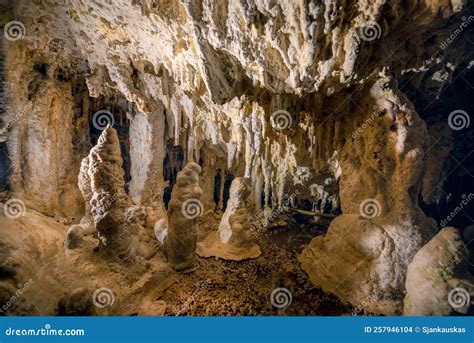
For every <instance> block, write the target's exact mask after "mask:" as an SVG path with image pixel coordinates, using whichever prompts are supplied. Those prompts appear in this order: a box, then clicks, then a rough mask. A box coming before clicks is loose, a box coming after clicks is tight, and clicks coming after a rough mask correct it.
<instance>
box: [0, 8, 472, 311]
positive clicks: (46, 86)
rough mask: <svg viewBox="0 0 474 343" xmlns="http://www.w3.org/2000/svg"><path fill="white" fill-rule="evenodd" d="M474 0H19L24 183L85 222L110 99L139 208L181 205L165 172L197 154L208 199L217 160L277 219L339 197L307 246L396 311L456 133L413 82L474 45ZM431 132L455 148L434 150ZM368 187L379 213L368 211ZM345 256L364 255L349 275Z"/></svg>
mask: <svg viewBox="0 0 474 343" xmlns="http://www.w3.org/2000/svg"><path fill="white" fill-rule="evenodd" d="M10 6H12V5H10ZM471 10H472V6H469V5H467V4H466V3H465V2H463V1H447V0H436V1H428V0H423V1H410V2H408V3H407V2H405V1H391V2H390V3H388V2H385V1H382V0H378V1H364V0H359V1H358V2H356V3H353V2H345V1H335V0H330V1H326V2H324V4H321V3H318V2H314V1H276V2H267V1H231V0H229V1H227V0H226V1H207V2H202V3H201V2H187V1H177V0H162V1H143V2H138V1H132V2H126V3H123V4H121V5H120V6H118V5H117V4H116V3H114V2H104V3H102V2H101V3H96V2H88V1H80V0H72V1H70V2H68V3H67V4H64V3H63V2H61V1H50V2H47V3H42V2H30V1H19V2H18V3H16V4H15V5H14V8H13V9H12V10H11V13H15V14H16V15H18V17H19V18H21V20H22V22H23V23H24V25H25V27H26V32H25V34H24V37H23V38H22V39H21V40H16V41H7V42H6V49H5V65H6V68H5V73H6V79H7V91H8V92H7V99H8V103H9V107H10V112H9V113H8V115H7V117H6V120H5V119H4V123H11V125H9V128H8V130H7V132H4V133H3V135H2V140H4V141H6V148H2V149H3V151H7V153H8V160H9V161H10V162H9V163H10V167H9V168H10V171H9V173H8V185H9V188H10V190H11V195H12V196H14V197H18V198H21V199H23V200H24V201H25V203H26V204H27V205H28V207H31V208H33V209H35V210H37V211H39V212H41V213H44V214H47V215H58V216H62V217H64V218H66V220H71V218H74V219H77V218H81V217H82V215H83V214H84V208H85V207H84V203H83V200H82V196H81V194H80V191H79V189H78V186H77V182H78V179H77V176H78V174H79V170H80V162H81V160H82V158H83V157H85V156H87V155H88V153H89V151H90V149H91V146H92V145H93V144H95V140H96V139H97V137H98V136H99V134H101V132H102V130H101V129H97V128H93V127H92V128H91V124H92V125H93V123H94V120H93V116H94V114H96V113H97V111H100V110H111V112H112V113H113V114H114V115H115V117H114V120H115V121H116V122H115V123H112V124H114V125H112V126H114V127H115V128H116V129H117V131H118V135H119V138H120V144H121V148H122V155H123V156H122V158H123V159H124V164H123V166H124V168H125V169H126V170H125V171H124V183H125V182H126V184H125V186H124V187H125V190H126V191H127V192H128V195H129V196H130V198H131V201H132V202H133V204H134V205H136V206H138V207H144V208H151V209H152V210H153V212H155V213H154V215H157V218H160V217H166V212H165V211H164V206H165V204H164V203H163V199H164V198H166V196H167V195H166V194H167V192H168V193H169V191H170V189H167V188H166V187H167V186H168V187H170V186H172V184H173V176H169V175H167V173H168V174H169V170H174V171H173V172H172V174H173V173H174V174H176V172H178V171H179V170H180V169H181V168H182V167H183V166H184V165H186V163H188V162H196V163H198V164H200V165H201V167H202V173H201V175H200V181H201V185H202V188H203V195H202V199H201V200H202V202H203V205H204V208H205V210H208V209H214V207H216V206H217V207H218V208H219V209H223V207H224V206H225V204H224V201H223V193H224V187H223V186H222V187H220V189H219V193H221V194H219V197H217V198H220V199H219V200H218V204H216V203H215V200H214V199H215V197H214V193H215V176H216V172H217V170H220V171H221V175H224V174H225V173H227V174H228V175H233V176H235V177H240V176H244V177H246V178H249V179H250V183H251V188H252V196H253V197H254V200H255V203H256V204H257V209H258V210H265V213H266V216H267V217H268V216H270V215H271V211H272V209H273V210H275V209H277V208H278V207H279V205H280V203H281V202H282V200H283V199H285V197H288V195H291V194H294V193H295V192H297V194H298V197H297V199H296V202H297V204H298V205H299V206H304V205H303V204H304V203H305V201H308V200H309V201H310V202H311V203H312V204H313V205H312V206H311V208H308V209H317V210H319V211H324V210H325V208H326V206H325V205H324V206H323V205H321V204H326V203H331V206H330V210H329V211H333V212H335V213H338V212H339V211H342V213H343V214H342V215H341V216H340V217H338V218H337V219H336V220H335V221H334V222H333V224H332V225H331V227H330V229H329V231H328V234H327V235H325V236H324V237H323V236H321V237H318V238H317V239H315V240H314V241H313V242H312V243H311V244H310V245H309V247H308V250H306V253H305V254H303V257H302V263H303V266H304V268H305V270H307V272H308V274H309V275H310V277H311V278H312V280H313V282H315V284H317V285H318V286H321V287H322V288H323V289H325V290H327V291H330V292H333V293H335V294H337V295H338V296H339V297H340V298H341V299H342V300H344V301H348V302H350V303H353V304H360V303H361V302H363V301H364V299H366V298H367V297H369V296H370V294H371V293H372V292H373V290H374V289H375V288H377V289H382V290H383V291H384V295H383V296H384V297H386V298H387V299H385V298H384V299H385V300H386V301H381V299H380V298H374V299H377V301H375V300H374V302H373V304H372V305H373V306H372V307H371V308H370V309H371V310H372V311H375V312H379V313H388V314H394V313H399V312H400V306H401V303H402V300H403V299H402V294H403V289H404V279H405V274H406V269H407V265H408V264H409V262H410V260H411V258H412V257H413V255H414V254H415V253H416V251H418V250H419V248H420V247H421V246H422V245H423V244H424V243H425V242H426V241H427V240H428V238H429V237H430V235H431V234H432V233H433V232H434V231H435V230H436V224H435V223H433V221H432V220H430V219H429V218H427V217H426V215H425V214H424V213H423V211H422V210H421V209H420V207H419V198H420V195H421V198H423V200H424V201H425V202H426V203H428V202H431V201H432V200H433V199H431V197H432V196H433V197H434V195H432V194H433V189H434V188H436V186H437V185H438V184H439V182H438V180H439V179H440V177H442V175H443V168H444V163H443V156H448V155H447V154H448V153H449V151H450V149H451V145H452V143H451V138H450V135H449V132H446V134H443V132H444V131H443V130H439V129H436V126H434V127H432V126H431V124H430V125H429V126H428V127H427V126H426V123H425V119H426V121H429V120H428V119H427V116H428V115H427V114H426V113H424V112H425V111H422V112H423V113H422V114H420V113H419V112H420V110H419V107H418V104H415V106H414V105H413V104H412V102H411V101H410V100H411V98H412V97H413V98H414V97H417V93H416V91H415V90H416V87H413V86H408V85H409V84H411V83H412V82H414V81H413V80H415V81H416V80H418V82H421V81H420V80H419V79H417V77H418V75H428V74H430V73H434V72H435V71H436V70H439V69H440V68H441V67H445V66H446V63H447V62H446V61H449V64H450V70H456V69H457V68H461V67H464V66H465V65H466V63H467V62H468V61H469V60H470V59H472V57H473V56H472V54H473V53H472V49H471V50H469V49H468V50H466V51H467V53H465V54H459V53H458V49H459V51H463V49H464V44H465V41H464V40H463V37H459V38H458V39H456V40H454V41H453V43H452V45H451V46H450V47H448V48H446V49H441V48H440V47H441V46H442V44H443V43H444V42H445V41H446V40H447V38H448V36H449V33H450V32H453V31H454V30H455V29H456V28H457V27H459V23H460V22H462V19H461V18H462V16H463V15H465V14H466V13H470V12H469V11H471ZM466 11H467V12H466ZM469 18H470V17H469ZM6 19H7V20H10V19H12V18H6ZM2 24H4V23H2ZM426 42H429V44H427V43H426ZM397 81H398V82H397ZM444 81H446V82H448V81H449V78H446V79H445V80H444ZM444 81H443V82H444ZM438 91H439V88H436V89H434V88H429V89H426V94H427V95H425V96H427V97H430V96H434V94H435V93H436V92H438ZM407 94H408V98H407ZM409 98H410V99H409ZM118 112H120V115H118ZM124 117H125V118H126V123H121V124H120V125H119V123H118V122H117V121H119V120H122V119H123V118H124ZM102 129H103V128H102ZM430 130H431V132H433V135H440V136H442V137H441V138H442V139H443V146H442V149H441V148H438V147H437V148H435V149H430V145H429V142H430V139H432V138H431V137H430V134H429V132H430ZM175 150H179V151H182V153H183V156H182V161H181V160H179V161H178V159H176V158H174V157H173V158H170V156H171V155H172V154H173V153H174V151H175ZM167 158H168V159H167ZM166 163H170V165H169V166H167V164H166ZM169 167H170V168H171V169H170V168H169ZM174 178H176V175H174ZM221 184H223V183H222V182H221ZM435 198H436V197H435ZM367 199H373V200H375V201H376V204H378V207H379V212H380V213H379V215H377V218H376V219H375V220H374V221H367V220H366V219H367V218H365V219H364V218H360V211H361V210H360V207H361V204H362V203H363V202H364V201H365V200H367ZM315 204H320V205H315ZM339 207H340V208H339ZM154 215H153V216H151V217H154ZM371 219H372V218H371ZM346 230H349V231H350V232H349V234H346V233H347V232H346ZM367 236H369V237H372V238H369V239H368V240H367ZM341 237H345V238H342V239H341ZM373 237H376V238H373ZM395 241H396V243H395ZM380 245H383V246H384V248H383V249H382V248H380ZM341 246H346V247H347V251H348V254H347V256H346V257H341V256H337V254H338V253H337V252H338V249H340V247H341ZM368 261H370V262H368ZM341 265H346V266H347V268H348V269H350V270H351V271H352V270H354V266H361V265H362V267H360V268H355V270H356V272H355V274H354V276H353V277H351V278H349V279H347V280H346V279H345V278H344V277H343V276H344V275H341V273H342V274H345V269H344V268H340V266H341ZM387 266H392V272H391V273H390V275H389V274H387V272H385V271H384V268H386V267H387ZM334 270H339V271H338V272H334ZM341 280H343V281H341ZM387 294H388V295H387ZM376 303H378V304H379V305H377V304H376ZM380 304H382V305H380ZM368 306H369V307H370V304H369V305H368Z"/></svg>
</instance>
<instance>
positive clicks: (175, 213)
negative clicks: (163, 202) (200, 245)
mask: <svg viewBox="0 0 474 343" xmlns="http://www.w3.org/2000/svg"><path fill="white" fill-rule="evenodd" d="M200 172H201V167H200V166H199V165H198V164H197V163H193V162H191V163H188V164H187V165H186V167H184V169H183V170H182V171H180V172H179V173H178V176H177V179H176V185H175V187H174V188H173V192H172V193H171V201H170V203H169V209H168V211H169V229H168V237H167V255H168V261H169V263H170V265H171V267H173V269H175V270H178V271H182V272H190V271H193V270H194V269H196V268H197V265H196V244H197V235H198V224H197V218H198V217H199V216H200V215H201V214H202V212H203V205H202V203H201V201H200V199H201V195H202V190H201V187H199V173H200Z"/></svg>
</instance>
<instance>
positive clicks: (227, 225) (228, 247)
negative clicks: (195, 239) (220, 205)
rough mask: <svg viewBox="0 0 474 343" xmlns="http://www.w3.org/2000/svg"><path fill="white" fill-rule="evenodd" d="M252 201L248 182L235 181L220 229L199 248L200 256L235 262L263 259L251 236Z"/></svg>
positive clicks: (241, 178) (239, 179)
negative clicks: (260, 257) (250, 216)
mask: <svg viewBox="0 0 474 343" xmlns="http://www.w3.org/2000/svg"><path fill="white" fill-rule="evenodd" d="M252 200H253V199H252V198H251V191H250V186H249V183H248V180H246V179H245V178H243V177H237V178H235V179H234V180H233V181H232V185H231V187H230V191H229V200H228V202H227V208H226V210H225V212H224V215H223V216H222V219H221V222H220V224H219V229H218V231H217V232H213V233H211V234H210V235H209V236H208V237H207V238H206V240H204V241H203V242H200V243H199V244H198V249H197V253H198V255H199V256H201V257H212V256H215V257H219V258H222V259H226V260H234V261H241V260H245V259H249V258H257V257H258V256H260V254H261V250H260V247H259V246H258V245H257V244H256V243H255V242H254V240H253V238H252V236H251V232H250V229H251V228H250V225H251V223H250V218H249V213H252V211H253V208H254V205H253V201H252Z"/></svg>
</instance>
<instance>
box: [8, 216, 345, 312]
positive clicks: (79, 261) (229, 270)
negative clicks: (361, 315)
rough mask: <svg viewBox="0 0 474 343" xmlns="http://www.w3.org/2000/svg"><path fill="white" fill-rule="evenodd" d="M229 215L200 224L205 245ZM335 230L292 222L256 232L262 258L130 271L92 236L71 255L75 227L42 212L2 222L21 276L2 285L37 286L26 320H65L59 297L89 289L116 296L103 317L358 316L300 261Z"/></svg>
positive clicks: (156, 261) (152, 264)
mask: <svg viewBox="0 0 474 343" xmlns="http://www.w3.org/2000/svg"><path fill="white" fill-rule="evenodd" d="M221 216H222V214H217V213H214V211H208V212H207V213H206V214H205V215H203V216H202V217H201V218H200V223H199V236H200V237H199V240H202V239H204V237H206V236H207V235H208V234H209V233H211V232H212V231H214V230H216V229H217V227H218V223H219V220H220V217H221ZM327 224H328V223H323V225H318V226H317V227H316V226H315V227H314V228H313V229H308V227H307V226H306V227H305V230H300V228H299V227H298V226H295V225H293V226H292V225H285V224H283V225H281V226H276V227H273V228H272V229H271V230H267V229H262V230H260V231H259V232H257V230H256V229H254V230H253V234H254V237H255V239H256V241H257V243H258V244H259V245H260V247H261V250H262V255H261V256H260V257H259V258H257V259H254V260H246V261H239V262H235V261H224V260H220V259H219V260H218V259H215V258H199V257H198V265H199V268H198V269H197V270H196V271H194V272H192V273H189V274H182V273H177V272H174V271H173V270H172V269H171V268H170V267H169V266H168V263H167V262H166V258H165V256H164V254H163V252H162V251H159V252H158V253H156V254H155V255H154V256H153V257H152V258H151V259H149V260H148V261H142V262H140V263H141V264H143V265H140V266H136V265H128V266H124V265H122V264H120V263H116V262H111V261H109V260H107V259H106V258H104V257H103V256H101V254H100V252H97V250H96V249H94V247H95V245H96V244H97V241H96V239H95V238H92V237H87V239H86V241H85V242H84V243H85V244H83V245H82V246H81V247H80V248H79V249H75V250H65V248H64V239H65V236H66V231H67V225H65V224H64V223H61V222H60V221H59V220H55V219H52V218H48V217H44V216H43V215H41V214H38V213H35V212H31V213H30V212H28V213H27V214H26V215H25V216H24V217H22V218H19V219H16V220H10V219H8V218H5V217H2V216H0V234H2V237H3V238H4V241H5V242H7V243H6V245H5V247H4V248H6V249H4V251H7V253H6V256H2V257H3V261H6V262H5V263H7V264H9V265H13V266H16V267H15V268H16V270H17V271H18V272H17V274H16V275H14V276H13V277H11V278H10V279H6V280H2V282H3V283H4V284H8V283H10V284H11V286H12V287H17V286H18V285H19V284H20V283H23V284H24V283H25V280H28V279H31V280H32V281H33V282H31V285H30V286H29V288H28V289H26V290H25V292H24V293H25V297H22V298H21V299H24V301H25V302H26V303H20V302H17V303H16V304H15V306H17V307H18V308H17V309H16V310H15V313H16V314H23V315H57V314H58V301H59V299H60V298H61V297H63V296H64V295H66V294H68V293H70V292H72V291H73V290H75V289H77V288H81V287H83V288H88V289H90V290H91V291H94V290H97V289H100V288H103V287H105V288H108V289H110V290H112V292H113V294H114V302H113V304H112V305H111V306H107V307H105V308H96V309H95V311H96V314H97V315H127V316H133V315H171V316H173V315H180V316H188V315H193V316H194V315H198V316H201V315H202V316H209V315H214V316H224V315H246V316H259V315H290V316H300V315H301V316H307V315H338V316H340V315H350V313H351V311H352V310H353V309H352V308H351V307H347V306H345V305H343V304H342V303H341V302H339V301H338V300H337V298H336V297H334V296H332V295H330V294H326V293H324V292H322V291H321V290H320V289H319V288H316V287H315V286H313V285H312V284H311V282H310V281H309V279H308V276H307V275H306V274H305V273H304V272H303V271H302V270H301V268H300V263H299V262H298V261H297V255H298V254H299V253H300V252H301V250H302V249H303V247H304V245H305V244H307V243H308V242H309V241H310V240H311V238H312V237H314V236H316V235H318V234H321V233H323V232H324V231H325V230H326V229H327V227H326V226H327ZM13 233H15V234H13ZM279 287H284V288H286V289H288V290H289V291H290V292H291V295H292V299H291V303H289V305H288V306H286V307H284V308H280V309H279V308H275V307H274V306H272V303H271V302H270V295H271V293H272V291H273V290H274V289H276V288H279ZM22 301H23V300H22ZM20 305H21V306H20Z"/></svg>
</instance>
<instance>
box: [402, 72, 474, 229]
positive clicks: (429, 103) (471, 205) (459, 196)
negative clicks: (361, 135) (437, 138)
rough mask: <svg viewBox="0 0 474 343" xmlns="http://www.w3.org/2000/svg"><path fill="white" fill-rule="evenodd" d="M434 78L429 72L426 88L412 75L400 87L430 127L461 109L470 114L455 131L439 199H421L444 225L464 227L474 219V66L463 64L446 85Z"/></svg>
mask: <svg viewBox="0 0 474 343" xmlns="http://www.w3.org/2000/svg"><path fill="white" fill-rule="evenodd" d="M438 75H439V74H438ZM434 78H436V76H435V75H434V74H430V75H427V76H426V77H425V79H424V80H423V81H422V84H424V85H426V87H424V88H422V87H416V86H415V85H414V84H413V83H410V81H409V79H410V76H409V75H408V76H406V77H405V78H404V79H403V78H402V79H401V80H400V81H401V82H400V85H401V86H400V89H401V90H402V91H403V92H405V93H406V94H407V95H408V97H409V99H410V100H411V101H412V102H413V103H414V105H415V108H416V110H417V112H418V113H419V115H420V116H421V117H422V118H423V119H424V120H425V121H426V123H427V125H428V126H430V125H432V124H434V123H439V122H442V123H446V124H448V117H449V114H450V113H452V112H453V111H457V110H462V111H465V112H466V113H467V114H468V117H467V120H468V121H467V123H466V124H465V125H468V126H465V125H464V127H463V128H462V129H459V130H452V136H453V144H454V148H453V150H452V151H451V152H450V154H449V155H448V157H447V158H446V159H445V162H444V167H443V172H442V175H441V179H440V182H439V184H438V187H437V188H438V190H437V191H439V194H440V195H441V196H440V198H439V200H438V201H437V202H436V203H434V204H429V205H427V204H425V203H424V202H423V200H422V199H420V206H421V208H422V209H423V210H424V211H425V213H426V214H427V215H428V216H430V217H432V218H434V219H435V220H436V221H437V222H438V224H439V226H440V227H442V226H454V227H457V228H459V229H463V228H465V227H466V226H468V225H471V224H473V222H474V221H473V219H474V216H473V214H474V194H473V193H474V182H473V181H474V180H473V179H474V153H473V152H474V129H473V127H472V123H469V122H470V121H471V120H472V119H473V116H474V102H473V101H472V97H473V96H474V68H473V67H471V68H469V65H467V64H466V65H461V66H459V67H458V69H457V70H456V71H454V72H453V73H452V74H451V76H450V80H449V81H448V82H447V83H445V84H444V85H443V87H442V88H436V83H437V81H435V80H433V79H434ZM430 95H431V96H430ZM453 214H454V215H453Z"/></svg>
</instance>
